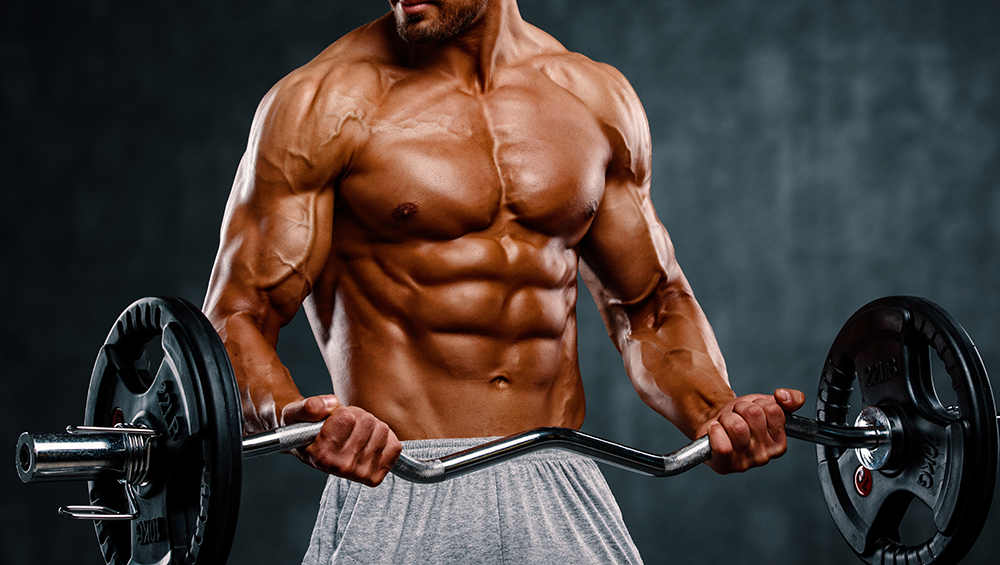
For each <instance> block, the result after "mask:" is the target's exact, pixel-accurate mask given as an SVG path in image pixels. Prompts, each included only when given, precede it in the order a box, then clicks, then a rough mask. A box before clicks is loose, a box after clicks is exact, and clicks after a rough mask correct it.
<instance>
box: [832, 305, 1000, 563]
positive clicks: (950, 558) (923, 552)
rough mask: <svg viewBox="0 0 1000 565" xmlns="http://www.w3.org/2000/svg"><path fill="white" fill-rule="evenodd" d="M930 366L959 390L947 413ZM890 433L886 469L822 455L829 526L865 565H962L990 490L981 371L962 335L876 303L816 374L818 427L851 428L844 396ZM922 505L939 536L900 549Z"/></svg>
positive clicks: (988, 416)
mask: <svg viewBox="0 0 1000 565" xmlns="http://www.w3.org/2000/svg"><path fill="white" fill-rule="evenodd" d="M932 354H935V355H937V356H938V357H939V358H940V360H941V362H942V364H943V366H944V370H945V372H947V374H948V377H950V383H951V385H952V387H953V388H954V389H955V394H956V396H957V406H951V407H948V406H945V405H944V403H942V401H941V399H940V397H939V396H938V391H936V390H935V388H934V381H933V374H932V365H933V363H932V358H931V355H932ZM855 383H857V386H858V387H859V389H860V396H861V406H858V407H856V408H858V409H860V408H864V407H867V406H876V407H878V408H880V409H881V410H883V411H884V412H885V413H886V414H887V415H889V418H890V420H891V421H893V422H894V424H893V441H892V451H891V453H890V455H889V459H888V461H887V463H886V465H885V467H883V468H882V469H880V470H878V471H873V472H870V473H865V472H863V471H861V469H859V466H860V463H859V461H858V457H857V455H856V454H855V452H854V450H844V449H838V448H833V447H826V446H817V451H816V453H817V458H818V460H819V466H818V470H819V479H820V483H821V485H822V487H823V495H824V497H825V498H826V502H827V505H828V506H829V508H830V513H831V515H832V516H833V519H834V521H835V522H836V523H837V526H838V527H839V528H840V532H841V533H842V534H843V536H844V539H846V540H847V542H848V544H849V545H850V546H851V548H852V549H853V550H854V552H855V553H856V554H857V555H858V556H859V557H861V558H862V559H863V560H864V561H866V562H868V563H873V564H874V563H879V564H904V563H905V564H914V563H922V564H928V563H957V562H958V561H960V560H961V559H962V557H963V556H965V554H966V553H967V552H968V551H969V549H970V548H971V547H972V545H973V543H975V541H976V538H978V537H979V534H980V532H981V531H982V529H983V525H984V524H985V522H986V517H987V514H988V512H989V507H990V503H991V502H992V500H993V490H994V487H995V484H996V478H997V457H998V449H1000V448H998V434H997V414H996V406H995V405H994V401H993V392H992V389H991V388H990V382H989V378H988V377H987V374H986V369H985V367H984V366H983V362H982V360H981V359H980V356H979V352H978V351H977V350H976V347H975V345H974V344H973V343H972V340H971V339H970V338H969V336H968V334H967V333H966V332H965V330H964V329H962V327H961V326H960V325H959V324H958V322H956V321H955V320H954V319H953V318H952V317H951V316H950V315H949V314H948V313H947V312H945V311H944V310H942V309H941V308H940V307H938V306H937V305H935V304H933V303H931V302H928V301H926V300H923V299H920V298H912V297H889V298H883V299H879V300H876V301H874V302H872V303H870V304H868V305H867V306H865V307H863V308H862V309H860V310H859V311H858V312H857V313H855V314H854V315H853V316H852V317H851V318H850V319H849V320H848V321H847V323H846V324H845V325H844V328H843V329H842V330H841V331H840V334H839V335H838V336H837V339H836V340H835V341H834V343H833V346H832V347H831V348H830V355H829V357H828V358H827V361H826V364H825V366H824V368H823V374H822V378H821V380H820V386H819V396H818V399H817V402H816V415H817V419H819V420H821V421H824V422H831V423H835V424H852V423H853V422H854V419H853V418H849V412H850V411H851V406H850V402H851V392H852V390H853V387H854V385H855ZM915 499H917V500H919V501H920V502H922V503H924V504H926V505H927V506H928V507H929V508H930V509H931V513H932V515H933V522H934V523H933V528H932V529H930V531H934V532H935V533H934V534H933V535H932V536H931V537H930V538H929V539H927V540H926V541H924V542H922V543H918V544H916V545H904V544H903V543H901V542H900V534H899V526H900V523H901V521H902V519H903V516H904V514H905V513H906V510H907V508H908V507H909V505H910V503H911V502H914V500H915Z"/></svg>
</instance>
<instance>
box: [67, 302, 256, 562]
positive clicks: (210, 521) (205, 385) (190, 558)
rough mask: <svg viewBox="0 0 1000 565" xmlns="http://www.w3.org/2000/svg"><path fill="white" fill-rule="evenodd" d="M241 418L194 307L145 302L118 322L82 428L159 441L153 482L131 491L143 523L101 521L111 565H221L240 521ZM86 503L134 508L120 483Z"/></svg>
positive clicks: (96, 486)
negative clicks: (139, 431)
mask: <svg viewBox="0 0 1000 565" xmlns="http://www.w3.org/2000/svg"><path fill="white" fill-rule="evenodd" d="M156 338H159V347H158V348H157V347H156V345H155V342H154V340H156ZM147 344H149V347H147ZM161 356H162V361H161V362H159V364H158V366H157V367H151V366H150V365H151V364H155V363H157V362H158V361H159V358H160V357H161ZM151 369H153V370H155V373H153V372H151ZM240 414H241V412H240V401H239V395H238V392H237V390H236V385H235V379H233V377H232V368H231V366H230V364H229V357H228V355H227V353H226V350H225V347H224V346H223V345H222V341H221V340H220V339H219V336H218V334H216V332H215V330H214V328H212V326H211V324H210V323H209V322H208V320H207V319H206V318H205V317H204V315H202V313H201V312H200V311H199V310H198V309H197V308H196V307H195V306H194V305H192V304H191V303H189V302H187V301H185V300H183V299H180V298H144V299H142V300H139V301H137V302H135V303H134V304H132V305H131V306H129V307H128V309H126V310H125V311H124V312H123V313H122V314H121V316H119V318H118V321H117V322H116V323H115V325H114V327H113V328H112V330H111V333H110V334H109V335H108V338H107V340H106V341H105V345H104V347H102V348H101V352H100V354H99V355H98V358H97V362H96V363H95V365H94V372H93V375H92V376H91V381H90V389H89V392H88V394H87V410H86V414H85V417H84V422H85V423H86V425H93V426H110V425H113V424H115V423H119V422H121V421H124V422H125V423H133V424H142V425H144V426H146V427H148V428H151V429H154V430H156V431H157V433H158V435H157V437H156V438H155V439H154V440H153V441H154V446H153V453H154V458H153V461H152V463H151V466H150V472H149V475H148V477H147V480H146V481H145V483H144V484H142V485H139V486H137V487H135V488H134V490H135V492H136V495H137V497H136V501H137V508H138V510H139V512H140V516H139V517H138V518H137V519H136V520H133V521H131V522H115V521H98V522H95V525H96V528H97V536H98V539H99V541H100V543H101V549H102V550H103V553H104V558H105V561H106V562H107V563H108V564H126V563H134V564H140V563H142V564H153V563H157V564H160V563H171V564H177V565H180V564H195V563H210V564H217V563H224V562H225V560H226V558H227V556H228V554H229V549H230V547H231V545H232V539H233V535H234V534H235V531H236V519H237V516H238V514H239V501H240V494H241V493H240V490H241V477H242V463H243V446H242V418H241V417H240ZM90 496H91V500H92V503H93V504H95V505H101V506H108V507H110V508H114V509H120V510H121V511H124V510H125V509H126V508H127V507H128V502H127V500H126V494H125V489H124V485H122V484H121V483H119V482H118V481H113V480H104V481H93V482H91V483H90Z"/></svg>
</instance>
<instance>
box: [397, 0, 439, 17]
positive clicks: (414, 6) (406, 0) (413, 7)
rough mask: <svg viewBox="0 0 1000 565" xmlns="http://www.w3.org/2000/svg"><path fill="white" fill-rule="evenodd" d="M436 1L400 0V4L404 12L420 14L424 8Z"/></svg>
mask: <svg viewBox="0 0 1000 565" xmlns="http://www.w3.org/2000/svg"><path fill="white" fill-rule="evenodd" d="M432 4H434V2H426V1H424V0H399V6H400V8H401V9H402V10H403V13H404V14H407V15H410V14H419V13H420V12H423V11H424V10H427V9H428V8H430V7H431V5H432Z"/></svg>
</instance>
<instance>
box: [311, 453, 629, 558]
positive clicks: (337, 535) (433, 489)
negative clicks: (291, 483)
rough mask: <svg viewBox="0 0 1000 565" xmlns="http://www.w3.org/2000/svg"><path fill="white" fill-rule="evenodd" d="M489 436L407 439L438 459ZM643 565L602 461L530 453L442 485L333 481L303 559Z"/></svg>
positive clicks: (419, 456)
mask: <svg viewBox="0 0 1000 565" xmlns="http://www.w3.org/2000/svg"><path fill="white" fill-rule="evenodd" d="M486 441H488V438H487V439H444V440H421V441H407V442H403V450H404V453H406V454H408V455H410V456H411V457H415V458H417V459H433V458H437V457H442V456H444V455H448V454H450V453H454V452H456V451H461V450H463V449H468V448H470V447H473V446H476V445H479V444H481V443H484V442H486ZM331 563H336V564H355V563H371V564H379V565H381V564H390V563H419V564H425V563H426V564H444V563H455V564H462V565H466V564H469V563H477V564H480V563H481V564H505V563H507V564H522V563H525V564H530V563H546V564H547V563H559V564H560V565H562V564H566V565H569V564H574V563H578V564H597V563H599V564H606V563H629V564H637V563H642V559H641V558H640V557H639V552H638V551H637V550H636V547H635V544H633V543H632V538H631V537H630V536H629V533H628V531H627V530H626V529H625V524H624V522H623V521H622V515H621V511H620V510H619V509H618V504H617V503H616V502H615V500H614V497H613V496H612V495H611V491H610V490H609V489H608V485H607V483H606V482H605V480H604V476H603V475H601V472H600V470H599V469H598V468H597V464H596V463H594V462H593V461H592V460H590V459H588V458H585V457H582V456H579V455H576V454H572V453H568V452H563V451H555V450H546V451H540V452H535V453H530V454H527V455H524V456H521V457H518V458H517V459H513V460H511V461H507V462H504V463H500V464H498V465H495V466H493V467H489V468H487V469H484V470H481V471H477V472H475V473H471V474H469V475H465V476H461V477H456V478H454V479H450V480H447V481H444V482H442V483H439V484H434V485H418V484H413V483H409V482H407V481H404V480H402V479H399V478H397V477H395V476H394V475H389V476H388V477H387V478H386V480H385V481H384V482H383V483H382V484H381V485H379V486H378V487H377V488H369V487H365V486H362V485H360V484H358V483H352V482H350V481H346V480H344V479H340V478H337V477H330V479H329V480H328V481H327V484H326V490H325V491H324V493H323V499H322V501H321V503H320V511H319V517H318V518H317V520H316V527H315V529H314V530H313V534H312V540H311V542H310V544H309V549H308V551H307V552H306V556H305V558H304V560H303V565H319V564H323V565H328V564H331Z"/></svg>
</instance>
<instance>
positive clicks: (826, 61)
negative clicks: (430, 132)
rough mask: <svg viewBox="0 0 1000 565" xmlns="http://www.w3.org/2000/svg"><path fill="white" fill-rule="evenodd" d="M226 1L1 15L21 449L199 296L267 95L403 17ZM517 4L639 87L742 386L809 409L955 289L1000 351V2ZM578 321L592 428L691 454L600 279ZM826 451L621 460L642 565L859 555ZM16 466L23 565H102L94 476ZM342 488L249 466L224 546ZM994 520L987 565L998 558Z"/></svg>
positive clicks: (291, 360)
mask: <svg viewBox="0 0 1000 565" xmlns="http://www.w3.org/2000/svg"><path fill="white" fill-rule="evenodd" d="M203 4H204V3H194V2H180V3H177V2H164V1H162V0H150V1H148V2H142V3H119V2H110V1H108V0H86V1H84V0H79V1H74V2H50V3H34V4H29V3H25V2H7V3H4V4H3V6H2V7H0V144H2V145H0V210H2V211H3V222H2V223H0V241H2V242H3V243H2V244H0V272H2V276H0V292H2V296H3V298H4V307H3V316H2V321H0V332H2V334H0V336H2V339H0V366H2V367H3V369H2V372H3V373H2V374H3V379H4V384H5V385H6V386H5V392H6V394H5V395H4V399H5V409H4V410H0V432H2V433H0V447H2V446H3V445H7V446H9V448H13V444H14V442H15V440H16V437H17V434H18V433H19V432H21V431H22V430H34V431H55V430H58V429H60V428H61V427H63V426H65V425H66V424H71V423H78V422H79V421H80V420H81V419H82V415H83V406H84V400H85V395H86V389H87V382H88V379H89V373H90V368H91V365H92V363H93V360H94V357H95V355H96V353H97V350H98V348H99V346H100V344H101V343H102V342H103V339H104V336H105V335H106V333H107V331H108V329H109V328H110V325H111V323H112V321H113V320H114V318H115V317H116V316H117V314H118V313H119V312H120V311H121V309H122V308H124V307H125V306H126V305H127V304H128V303H130V302H131V301H132V300H134V299H136V298H138V297H141V296H146V295H152V294H176V295H181V296H184V297H186V298H188V299H190V300H192V301H194V302H196V303H197V302H200V301H201V299H202V296H203V294H204V291H205V287H206V283H207V278H208V274H209V269H210V267H211V263H212V260H213V257H214V253H215V249H216V246H217V238H218V236H217V234H218V226H219V222H220V220H221V217H222V210H223V205H224V202H225V199H226V197H227V193H228V188H229V185H230V183H231V180H232V175H233V173H234V171H235V168H236V164H237V161H238V159H239V157H240V154H241V152H242V149H243V147H244V145H245V140H246V134H247V130H248V128H249V124H250V119H251V117H252V114H253V111H254V108H255V106H256V103H257V101H258V100H259V99H260V97H261V96H262V95H263V93H264V92H265V91H266V90H267V88H268V87H269V86H270V85H271V84H273V83H274V82H275V81H276V80H278V79H279V78H280V77H281V76H283V75H284V74H285V73H287V72H288V71H289V70H291V69H292V68H294V67H296V66H298V65H300V64H302V63H304V62H305V61H307V60H308V59H309V58H310V57H312V56H313V55H314V54H315V53H317V52H318V51H320V50H321V49H322V48H323V47H324V46H325V45H327V44H328V43H330V42H331V41H333V40H334V39H336V38H337V37H339V36H340V35H342V34H343V33H345V32H346V31H349V30H350V29H352V28H354V27H356V26H358V25H360V24H362V23H364V22H366V21H368V20H370V19H372V18H374V17H377V16H378V15H380V14H381V13H383V12H384V11H385V9H386V6H385V4H384V3H383V2H378V1H374V0H372V1H366V2H304V1H300V0H295V1H292V0H286V1H281V2H279V1H275V0H267V1H264V0H254V1H249V0H245V1H243V2H231V1H230V2H221V1H220V2H213V3H211V4H210V5H208V6H206V5H203ZM521 4H522V12H523V14H524V16H525V18H526V19H528V20H529V21H531V22H533V23H536V24H537V25H539V26H540V27H542V28H543V29H546V30H548V31H549V32H550V33H552V34H553V35H554V36H555V37H556V38H558V39H560V40H561V41H563V43H564V44H565V45H566V46H567V47H569V48H570V49H572V50H576V51H580V52H583V53H585V54H587V55H589V56H590V57H592V58H594V59H596V60H600V61H604V62H608V63H611V64H613V65H615V66H617V67H618V68H620V69H621V70H622V71H623V72H624V73H625V75H626V76H628V77H629V78H630V80H631V81H632V83H633V84H634V86H635V88H636V90H637V91H638V92H639V95H640V96H641V98H642V99H643V101H644V103H645V107H646V110H647V113H648V115H649V120H650V123H651V126H652V133H653V143H654V200H655V202H656V205H657V206H658V209H659V213H660V217H661V219H662V220H663V221H664V223H665V224H666V226H667V228H668V229H669V230H670V232H671V235H672V236H673V238H674V242H675V244H676V245H677V252H678V255H679V257H680V260H681V262H682V265H683V266H684V267H685V270H686V272H687V274H688V276H689V278H690V279H691V281H692V284H693V285H694V287H695V290H696V292H697V293H698V296H699V299H700V300H701V302H702V304H703V306H704V308H705V310H706V311H707V313H708V315H709V317H710V319H711V320H712V322H713V325H714V327H715V329H716V332H717V334H718V337H719V340H720V342H721V344H722V347H723V350H724V352H725V353H726V356H727V360H728V363H729V369H730V374H731V377H732V380H733V384H734V387H735V388H736V389H737V390H738V391H740V392H751V391H770V390H773V389H774V388H775V387H777V386H794V387H799V388H802V389H803V390H805V391H806V392H807V394H808V395H809V401H808V402H809V403H810V404H811V403H812V402H813V401H814V400H815V389H816V384H817V379H818V374H819V370H820V368H821V366H822V361H823V357H824V355H825V354H826V351H827V349H828V348H829V345H830V343H831V341H832V340H833V337H834V336H835V335H836V332H837V330H838V329H839V328H840V326H841V325H842V324H843V322H844V321H845V320H846V319H847V317H848V316H849V315H850V314H851V313H852V312H853V311H854V310H855V309H857V308H858V307H860V306H861V305H862V304H864V303H865V302H867V301H869V300H871V299H874V298H876V297H879V296H882V295H886V294H898V293H905V294H916V295H922V296H926V297H928V298H931V299H932V300H934V301H936V302H938V303H940V304H942V305H943V306H944V307H945V308H947V309H948V310H949V311H951V312H952V313H953V314H954V315H955V316H956V317H957V318H958V319H959V320H961V321H962V322H963V323H964V325H965V326H966V328H967V329H968V330H969V332H970V333H971V334H972V336H973V338H974V339H976V341H977V343H978V344H979V347H980V349H981V350H982V354H983V357H984V359H985V362H986V365H987V367H994V368H997V367H1000V343H998V342H1000V316H998V314H1000V295H998V292H997V290H998V288H1000V264H998V261H997V259H998V258H1000V159H998V156H1000V146H998V136H1000V4H997V3H996V2H995V1H993V0H988V1H974V0H961V1H949V0H935V1H931V0H919V1H918V0H913V1H909V2H887V1H881V2H878V1H876V2H872V1H870V0H865V1H862V0H836V1H834V0H772V1H771V2H748V1H745V0H718V1H714V2H699V1H693V0H656V1H653V0H642V1H638V0H605V1H597V0H577V1H572V2H571V1H570V0H522V2H521ZM580 317H581V324H580V334H581V335H580V343H581V352H582V353H581V355H582V365H583V367H584V371H585V378H586V381H587V392H588V398H589V400H590V404H589V413H588V419H587V423H586V425H585V429H586V430H588V431H591V432H594V433H597V434H599V435H603V436H606V437H609V438H611V439H615V440H618V441H621V442H624V443H628V444H632V445H635V446H637V447H641V448H644V449H648V450H653V451H660V452H666V451H670V450H672V449H674V448H676V447H678V446H679V445H680V444H681V443H682V442H683V438H682V437H681V436H680V435H679V434H678V433H677V432H676V431H674V430H673V429H672V428H671V427H670V426H669V424H667V423H665V422H664V421H662V420H661V419H660V418H659V417H658V416H656V415H655V414H654V413H653V412H651V411H650V410H648V409H646V408H645V407H644V406H643V405H642V404H641V402H640V401H639V400H638V398H637V397H636V395H635V393H634V392H633V391H632V389H631V387H630V385H629V384H628V381H627V379H626V378H625V376H624V373H623V370H622V368H621V360H620V358H619V357H618V355H617V353H616V352H615V351H614V348H613V347H612V346H611V345H610V342H609V340H608V339H607V337H606V335H605V331H604V329H603V327H602V326H601V323H600V320H599V317H598V316H597V314H596V312H595V310H594V307H593V303H592V302H591V300H590V298H589V297H588V296H587V295H586V293H583V294H582V295H581V300H580ZM286 334H287V335H285V336H284V337H283V341H282V343H281V346H280V347H281V353H282V355H283V358H284V359H285V361H286V363H287V364H288V365H289V366H290V367H291V369H292V370H293V373H294V374H296V375H297V376H298V379H299V380H300V381H301V383H302V387H303V389H305V391H306V392H313V393H314V392H321V391H324V390H326V389H328V388H329V385H328V384H327V381H326V377H325V376H324V375H323V368H322V365H321V363H320V360H319V355H318V353H317V352H316V351H315V346H314V342H313V340H312V338H311V337H310V336H309V335H308V329H307V328H306V326H305V324H304V323H302V320H296V322H295V323H294V324H293V325H292V326H291V327H290V328H289V329H288V330H287V332H286ZM997 370H1000V369H997ZM814 468H815V455H814V450H813V449H812V448H811V446H809V445H806V444H802V443H799V442H793V444H792V445H791V446H790V450H789V453H788V455H786V457H784V458H783V459H781V460H779V461H776V462H774V463H773V464H772V465H769V466H768V467H767V468H765V469H760V470H755V471H752V472H750V473H747V474H745V475H740V476H728V477H718V476H715V475H714V474H712V473H711V472H710V471H708V470H707V469H696V470H694V471H691V472H689V473H687V474H685V475H682V476H680V477H676V478H673V479H660V480H656V479H645V478H638V477H634V476H632V475H629V474H627V473H624V472H620V471H618V470H615V469H610V470H608V477H609V482H610V483H611V484H612V487H613V489H614V491H615V493H616V494H617V496H618V498H619V501H620V504H621V507H622V509H623V512H624V514H625V519H626V521H627V523H628V524H629V526H630V528H631V530H632V532H633V534H634V536H635V538H636V541H637V543H638V544H639V547H640V549H641V550H642V552H643V554H644V556H645V558H646V560H647V562H649V563H663V562H666V561H668V560H670V559H673V561H674V562H676V563H694V562H697V563H706V564H709V563H764V562H767V563H817V564H822V563H828V564H833V563H849V562H851V561H852V560H853V556H852V555H851V553H850V551H849V550H848V549H847V545H846V544H845V543H844V542H843V541H842V540H841V538H840V534H839V533H838V532H837V530H836V528H835V526H834V524H833V522H832V521H831V520H830V518H829V516H828V513H827V510H826V506H825V504H824V502H823V499H822V496H821V495H820V489H819V486H818V484H817V479H816V477H815V471H814ZM0 477H2V478H0V485H2V496H0V510H2V512H0V561H2V562H4V563H11V564H22V563H70V562H72V563H99V562H100V557H99V553H98V549H97V543H96V540H95V539H94V535H93V532H92V529H91V527H90V525H88V524H85V523H75V522H69V521H67V520H64V519H61V518H59V517H57V516H56V515H55V507H56V506H57V505H59V504H66V503H82V502H83V501H84V499H85V498H86V489H85V487H83V486H82V485H79V484H52V485H21V484H20V483H19V482H18V481H17V478H16V476H15V475H14V472H13V470H12V469H8V470H7V471H5V472H2V473H0ZM322 481H323V477H322V476H320V475H319V474H318V473H316V472H314V471H312V470H310V469H308V468H306V467H305V466H303V465H300V464H298V463H297V462H295V461H294V460H292V459H291V458H290V457H283V456H274V457H270V458H266V459H264V460H253V461H250V462H248V463H247V465H246V476H245V487H244V492H243V498H242V512H241V518H240V524H239V530H238V533H237V538H236V546H235V548H234V550H233V557H232V559H231V562H233V563H270V562H273V563H295V562H296V560H297V559H298V558H299V557H300V556H301V553H302V551H303V548H304V544H305V543H306V541H307V539H308V535H309V533H310V530H311V523H312V520H313V517H314V514H315V510H316V502H317V498H318V496H319V491H320V489H321V486H322ZM994 506H996V505H994ZM998 514H1000V510H997V509H996V508H994V512H993V518H992V519H991V520H990V522H989V523H988V524H987V526H986V528H987V529H986V533H985V534H984V536H983V538H982V539H981V540H980V542H979V543H978V545H977V547H976V548H975V549H974V551H973V553H972V554H971V556H970V557H969V559H968V560H967V562H968V563H992V562H995V557H993V558H991V557H990V556H991V555H993V556H995V554H996V553H997V551H998V550H1000V540H998V539H997V533H998V530H1000V518H998V517H997V515H998ZM914 521H916V520H914ZM910 529H912V530H913V533H908V534H907V535H912V536H919V535H920V534H921V531H923V530H921V527H920V526H919V524H918V525H915V526H913V527H912V528H910V526H908V532H909V531H910Z"/></svg>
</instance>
